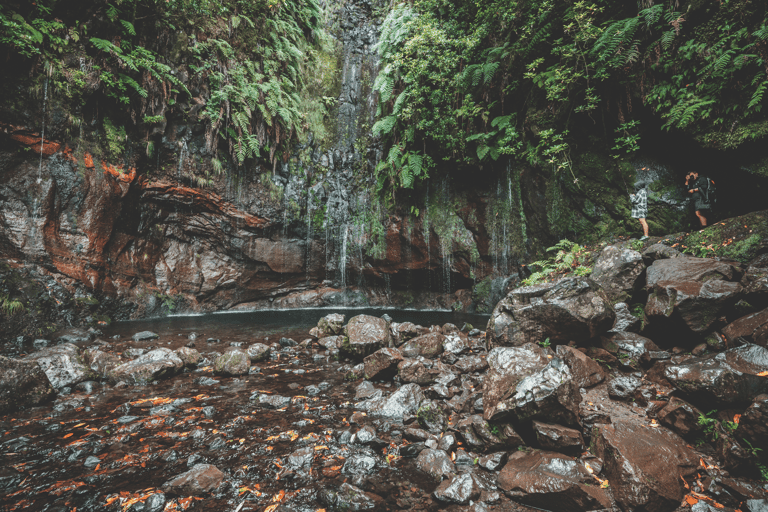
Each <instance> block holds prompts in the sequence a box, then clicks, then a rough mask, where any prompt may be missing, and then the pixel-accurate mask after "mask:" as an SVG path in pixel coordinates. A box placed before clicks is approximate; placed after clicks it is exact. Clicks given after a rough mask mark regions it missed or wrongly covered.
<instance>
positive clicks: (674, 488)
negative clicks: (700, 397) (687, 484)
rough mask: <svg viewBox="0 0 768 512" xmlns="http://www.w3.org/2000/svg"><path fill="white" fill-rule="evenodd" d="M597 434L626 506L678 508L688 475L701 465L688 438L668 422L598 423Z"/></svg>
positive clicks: (609, 472)
mask: <svg viewBox="0 0 768 512" xmlns="http://www.w3.org/2000/svg"><path fill="white" fill-rule="evenodd" d="M593 438H594V440H593V442H594V444H595V452H596V453H595V455H597V456H598V457H600V458H601V459H602V460H603V462H604V466H603V474H604V475H605V476H606V478H607V479H608V481H609V482H610V485H611V489H612V491H613V496H614V499H615V500H616V501H617V502H618V504H619V505H620V506H621V508H622V509H623V510H647V511H663V510H675V509H676V508H677V507H678V505H679V504H680V501H681V500H682V499H683V496H684V495H685V488H684V487H683V480H682V479H683V478H685V477H689V476H692V475H695V474H696V471H697V470H698V469H700V466H699V457H698V456H697V455H696V454H695V453H694V452H693V451H692V450H691V449H690V448H688V447H687V445H686V442H685V441H683V440H682V439H681V438H680V437H679V436H677V434H674V433H672V432H670V431H669V430H667V429H665V428H662V427H657V428H648V427H647V426H646V425H642V424H639V423H629V422H623V421H619V422H614V423H612V424H610V425H596V426H595V429H594V435H593Z"/></svg>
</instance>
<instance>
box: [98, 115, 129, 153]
mask: <svg viewBox="0 0 768 512" xmlns="http://www.w3.org/2000/svg"><path fill="white" fill-rule="evenodd" d="M104 137H105V139H106V142H107V153H108V154H109V157H110V158H111V159H113V160H114V159H117V158H120V157H121V156H122V155H123V152H124V151H125V143H126V141H127V139H128V137H127V136H126V134H125V127H123V126H115V125H114V124H112V121H111V120H110V119H109V118H108V117H105V118H104Z"/></svg>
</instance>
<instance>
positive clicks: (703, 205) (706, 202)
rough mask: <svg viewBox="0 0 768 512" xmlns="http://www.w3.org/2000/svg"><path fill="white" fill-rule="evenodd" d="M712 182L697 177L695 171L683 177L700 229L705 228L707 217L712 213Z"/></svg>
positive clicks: (697, 174)
mask: <svg viewBox="0 0 768 512" xmlns="http://www.w3.org/2000/svg"><path fill="white" fill-rule="evenodd" d="M714 184H715V183H714V182H713V181H712V180H710V179H709V178H706V177H704V176H701V177H699V173H698V172H696V171H692V172H689V173H688V174H687V175H686V176H685V186H686V188H687V189H688V193H689V194H691V200H692V201H693V205H694V210H695V211H696V217H698V219H699V223H700V224H701V227H706V226H707V217H706V216H705V214H706V215H709V213H710V212H711V211H712V203H713V202H714Z"/></svg>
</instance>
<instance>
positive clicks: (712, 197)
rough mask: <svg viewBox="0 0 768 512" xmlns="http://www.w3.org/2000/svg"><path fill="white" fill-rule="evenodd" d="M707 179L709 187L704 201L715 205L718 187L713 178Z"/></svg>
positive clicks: (705, 192)
mask: <svg viewBox="0 0 768 512" xmlns="http://www.w3.org/2000/svg"><path fill="white" fill-rule="evenodd" d="M704 179H705V180H707V189H706V190H705V191H704V202H705V203H707V204H709V205H711V206H715V205H716V204H717V187H716V186H715V182H714V181H712V179H711V178H704Z"/></svg>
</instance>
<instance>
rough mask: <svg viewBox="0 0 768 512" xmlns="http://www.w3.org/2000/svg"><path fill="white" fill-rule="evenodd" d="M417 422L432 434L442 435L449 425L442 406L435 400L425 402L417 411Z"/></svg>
mask: <svg viewBox="0 0 768 512" xmlns="http://www.w3.org/2000/svg"><path fill="white" fill-rule="evenodd" d="M416 420H417V421H418V422H419V425H421V427H422V428H424V429H425V430H427V431H428V432H431V433H432V434H441V433H442V432H443V431H444V430H445V427H446V425H447V424H448V417H447V416H446V414H445V412H443V409H442V408H441V407H440V405H439V404H438V403H437V402H435V401H433V400H424V401H423V402H421V405H420V406H419V410H418V411H416Z"/></svg>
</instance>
